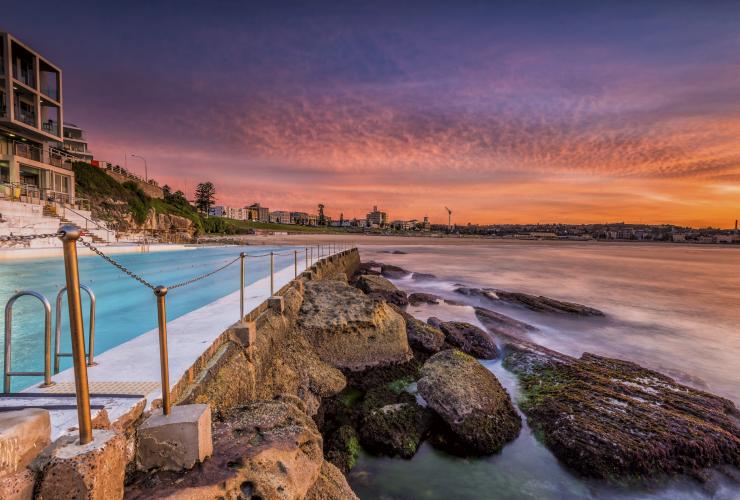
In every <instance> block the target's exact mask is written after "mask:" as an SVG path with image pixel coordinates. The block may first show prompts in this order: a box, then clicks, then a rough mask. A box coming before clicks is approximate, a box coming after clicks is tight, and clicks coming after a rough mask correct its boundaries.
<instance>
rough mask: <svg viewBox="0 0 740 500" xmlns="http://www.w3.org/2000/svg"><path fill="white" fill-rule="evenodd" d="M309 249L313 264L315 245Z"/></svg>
mask: <svg viewBox="0 0 740 500" xmlns="http://www.w3.org/2000/svg"><path fill="white" fill-rule="evenodd" d="M309 251H310V255H311V257H309V258H310V259H311V265H313V247H311V248H310V249H309Z"/></svg>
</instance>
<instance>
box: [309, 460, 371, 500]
mask: <svg viewBox="0 0 740 500" xmlns="http://www.w3.org/2000/svg"><path fill="white" fill-rule="evenodd" d="M306 500H359V498H358V497H357V495H355V492H354V491H352V488H350V486H349V484H347V479H346V478H345V477H344V474H342V471H340V470H339V469H338V468H336V467H335V466H334V465H332V464H331V463H329V462H327V461H324V463H323V464H322V465H321V471H320V472H319V478H318V479H317V480H316V482H315V483H313V486H311V489H310V490H308V493H306Z"/></svg>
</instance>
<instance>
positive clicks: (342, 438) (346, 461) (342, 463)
mask: <svg viewBox="0 0 740 500" xmlns="http://www.w3.org/2000/svg"><path fill="white" fill-rule="evenodd" d="M324 454H325V457H326V459H327V460H328V461H329V462H331V463H332V464H334V465H335V466H336V467H337V468H338V469H339V470H341V471H342V472H344V473H345V474H346V473H348V472H349V471H350V470H352V468H353V467H354V466H355V465H356V464H357V457H358V456H359V455H360V440H359V438H358V436H357V431H355V429H354V427H352V426H349V425H343V426H342V427H340V428H338V429H337V430H336V431H334V432H333V433H331V434H330V435H329V436H328V438H327V440H326V443H325V445H324Z"/></svg>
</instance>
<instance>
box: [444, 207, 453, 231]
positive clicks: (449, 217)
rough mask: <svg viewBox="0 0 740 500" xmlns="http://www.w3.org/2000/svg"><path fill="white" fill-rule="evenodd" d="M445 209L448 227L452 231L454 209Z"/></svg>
mask: <svg viewBox="0 0 740 500" xmlns="http://www.w3.org/2000/svg"><path fill="white" fill-rule="evenodd" d="M445 210H447V229H448V230H450V231H452V210H450V209H449V208H447V207H445Z"/></svg>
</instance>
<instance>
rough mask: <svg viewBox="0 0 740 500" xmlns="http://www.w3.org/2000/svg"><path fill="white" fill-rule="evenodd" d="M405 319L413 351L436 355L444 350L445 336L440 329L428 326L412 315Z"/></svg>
mask: <svg viewBox="0 0 740 500" xmlns="http://www.w3.org/2000/svg"><path fill="white" fill-rule="evenodd" d="M404 318H405V319H406V335H407V336H408V340H409V345H411V347H412V348H413V349H417V350H419V351H424V352H429V353H436V352H439V350H440V349H442V346H444V343H445V336H444V333H442V331H441V330H440V329H439V328H435V327H433V326H431V325H428V324H426V323H424V322H423V321H420V320H418V319H416V318H414V317H413V316H411V315H410V314H408V315H406V316H404Z"/></svg>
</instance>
